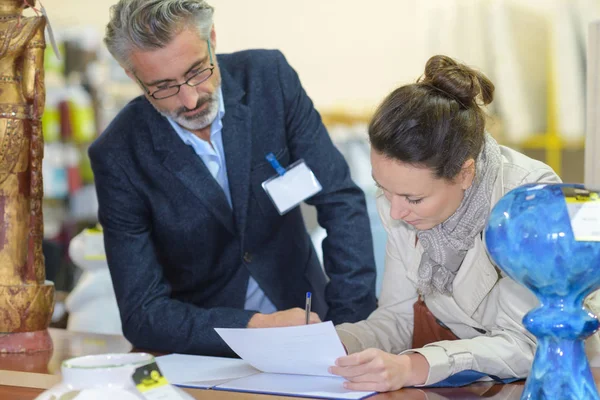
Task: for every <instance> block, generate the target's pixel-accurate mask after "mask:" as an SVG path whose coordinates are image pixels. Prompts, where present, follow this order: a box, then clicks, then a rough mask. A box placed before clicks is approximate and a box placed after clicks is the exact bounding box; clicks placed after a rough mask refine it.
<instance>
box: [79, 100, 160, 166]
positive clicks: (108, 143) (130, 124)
mask: <svg viewBox="0 0 600 400" xmlns="http://www.w3.org/2000/svg"><path fill="white" fill-rule="evenodd" d="M152 109H153V108H152V106H151V105H150V103H148V101H147V100H146V99H144V97H143V96H139V97H136V98H135V99H133V100H131V101H130V102H129V103H127V105H125V107H123V108H122V109H121V110H120V111H119V113H118V114H117V115H116V116H115V117H114V118H113V120H112V121H111V122H110V123H109V124H108V126H107V127H106V129H104V131H103V132H102V134H101V135H100V136H99V137H98V138H97V139H96V140H95V141H94V143H92V145H91V146H90V154H92V153H94V152H95V151H106V150H107V149H109V148H112V149H114V148H119V147H122V146H123V145H124V143H125V142H126V140H127V136H128V135H129V134H133V133H134V132H133V131H134V130H136V131H138V132H139V129H140V127H141V126H143V125H144V123H143V121H144V116H145V115H147V113H148V112H151V110H152ZM100 149H102V150H100Z"/></svg>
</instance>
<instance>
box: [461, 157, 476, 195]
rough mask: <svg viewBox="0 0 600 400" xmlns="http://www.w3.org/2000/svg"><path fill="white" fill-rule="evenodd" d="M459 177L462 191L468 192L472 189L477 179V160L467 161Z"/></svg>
mask: <svg viewBox="0 0 600 400" xmlns="http://www.w3.org/2000/svg"><path fill="white" fill-rule="evenodd" d="M459 175H460V184H461V187H462V189H463V190H467V189H468V188H470V187H471V185H472V184H473V180H474V179H475V160H473V159H472V158H469V159H468V160H467V161H465V162H464V164H463V166H462V169H461V170H460V173H459Z"/></svg>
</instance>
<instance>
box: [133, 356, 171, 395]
mask: <svg viewBox="0 0 600 400" xmlns="http://www.w3.org/2000/svg"><path fill="white" fill-rule="evenodd" d="M133 381H134V382H135V386H136V387H137V389H138V390H139V391H140V392H142V393H145V392H148V391H150V390H154V389H158V388H160V387H162V386H165V385H168V384H169V381H167V378H165V377H164V376H163V375H162V374H161V372H160V369H159V368H158V365H156V363H155V362H154V363H152V364H148V365H144V366H142V367H139V368H138V369H136V370H135V372H134V373H133Z"/></svg>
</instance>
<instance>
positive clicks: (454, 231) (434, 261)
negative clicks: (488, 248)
mask: <svg viewBox="0 0 600 400" xmlns="http://www.w3.org/2000/svg"><path fill="white" fill-rule="evenodd" d="M500 164H501V154H500V147H499V146H498V143H497V142H496V141H495V140H494V138H492V137H491V136H490V135H489V134H487V133H486V135H485V143H484V146H483V149H482V150H481V153H480V154H479V157H478V158H477V161H476V163H475V168H476V172H475V179H474V180H473V184H472V185H471V187H469V188H468V189H467V190H466V191H465V197H464V198H463V200H462V202H461V204H460V206H459V207H458V209H457V210H456V211H455V212H454V214H452V215H451V216H450V217H449V218H448V219H447V220H446V221H444V222H442V223H441V224H439V225H436V226H434V227H433V228H431V229H428V230H424V231H418V232H417V237H418V238H419V241H420V242H421V245H422V246H423V248H424V249H425V252H424V253H423V256H422V257H421V263H420V264H419V273H418V275H419V281H418V283H417V289H418V290H419V291H420V292H421V293H422V294H429V293H431V292H432V291H433V290H435V291H437V292H439V293H442V294H445V295H450V294H452V282H453V281H454V277H455V276H456V273H457V272H458V269H459V268H460V266H461V264H462V262H463V259H464V258H465V255H466V254H467V251H468V250H469V249H471V248H472V247H473V244H474V242H475V238H476V237H477V236H478V235H479V234H480V233H481V232H482V231H483V229H484V227H485V224H486V221H487V218H488V216H489V213H490V202H491V198H492V190H493V187H494V182H495V180H496V177H497V175H498V170H499V169H500Z"/></svg>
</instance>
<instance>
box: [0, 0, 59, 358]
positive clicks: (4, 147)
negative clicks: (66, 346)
mask: <svg viewBox="0 0 600 400" xmlns="http://www.w3.org/2000/svg"><path fill="white" fill-rule="evenodd" d="M34 2H35V0H28V2H27V1H24V0H0V353H2V352H8V353H14V352H32V351H39V350H49V349H51V348H52V341H51V340H50V337H49V335H48V332H47V327H48V325H49V323H50V318H51V316H52V311H53V304H54V285H53V284H52V283H51V282H47V281H46V280H45V268H44V256H43V254H42V238H43V220H42V196H43V192H42V190H43V188H42V157H43V151H44V143H43V137H42V128H41V116H42V113H43V110H44V102H45V88H44V69H43V64H44V63H43V61H44V48H45V40H44V28H45V25H46V20H45V18H44V17H28V18H25V17H23V16H22V15H21V13H22V11H23V8H24V7H25V6H27V5H30V6H34V4H33V3H34Z"/></svg>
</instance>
